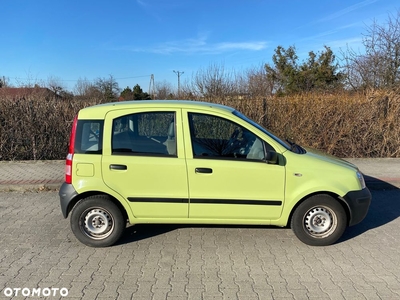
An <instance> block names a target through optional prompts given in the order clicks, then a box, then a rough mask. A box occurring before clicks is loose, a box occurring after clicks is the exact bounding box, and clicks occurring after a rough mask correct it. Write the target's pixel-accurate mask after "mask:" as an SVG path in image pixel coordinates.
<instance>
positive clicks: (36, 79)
mask: <svg viewBox="0 0 400 300" xmlns="http://www.w3.org/2000/svg"><path fill="white" fill-rule="evenodd" d="M151 75H152V74H148V75H139V76H131V77H119V78H114V80H123V79H133V78H142V77H149V76H151ZM6 77H7V78H9V79H14V80H34V81H46V80H48V79H41V78H21V77H8V76H6ZM57 80H58V81H80V80H86V78H84V79H82V78H79V79H59V78H57ZM87 80H88V81H95V80H96V79H93V80H89V79H87Z"/></svg>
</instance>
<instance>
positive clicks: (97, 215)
mask: <svg viewBox="0 0 400 300" xmlns="http://www.w3.org/2000/svg"><path fill="white" fill-rule="evenodd" d="M70 221H71V229H72V232H73V233H74V234H75V236H76V238H77V239H78V240H79V241H80V242H82V243H83V244H85V245H87V246H90V247H108V246H111V245H113V244H114V243H116V242H117V241H118V240H119V238H120V237H121V235H122V233H123V232H124V230H125V227H126V220H125V219H124V216H123V214H122V212H121V210H120V209H119V208H118V206H117V205H115V204H114V203H113V202H112V201H111V200H110V199H109V198H108V197H107V196H104V195H97V196H90V197H88V198H85V199H82V200H80V201H79V202H78V203H77V204H76V205H75V207H74V209H73V210H72V212H71V220H70Z"/></svg>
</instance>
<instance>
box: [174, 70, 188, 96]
mask: <svg viewBox="0 0 400 300" xmlns="http://www.w3.org/2000/svg"><path fill="white" fill-rule="evenodd" d="M173 71H174V73H175V74H176V75H178V99H180V98H181V75H182V74H183V73H185V72H180V71H175V70H173Z"/></svg>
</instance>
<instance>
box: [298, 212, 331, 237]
mask: <svg viewBox="0 0 400 300" xmlns="http://www.w3.org/2000/svg"><path fill="white" fill-rule="evenodd" d="M303 225H304V229H305V231H306V232H307V233H308V234H309V235H311V236H312V237H315V238H325V237H327V236H329V235H331V234H332V233H333V232H334V231H335V230H336V227H337V216H336V214H335V212H334V211H333V210H332V209H330V208H329V207H326V206H315V207H313V208H311V209H310V210H308V211H307V213H306V214H305V215H304V220H303Z"/></svg>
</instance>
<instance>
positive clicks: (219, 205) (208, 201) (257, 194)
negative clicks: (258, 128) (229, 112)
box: [183, 110, 285, 221]
mask: <svg viewBox="0 0 400 300" xmlns="http://www.w3.org/2000/svg"><path fill="white" fill-rule="evenodd" d="M183 116H184V120H185V122H187V123H188V124H189V126H185V128H187V129H189V132H185V137H190V138H188V139H186V140H185V142H186V149H188V151H187V166H188V178H189V196H190V209H189V211H190V212H189V217H190V218H201V219H220V220H227V219H232V220H236V221H237V220H240V219H262V220H269V219H276V218H279V216H280V215H281V211H282V206H283V201H284V188H285V180H284V179H285V167H284V166H281V165H278V164H268V163H266V161H265V151H266V150H274V149H273V147H272V146H271V145H269V144H268V143H265V142H264V141H263V140H262V139H261V138H260V137H258V136H257V135H256V134H255V133H253V132H252V131H251V130H252V127H251V126H250V125H249V124H247V126H246V125H244V124H243V123H242V124H239V123H237V122H235V121H232V120H230V119H229V118H226V117H225V116H223V115H217V114H216V113H213V114H211V113H208V112H201V111H198V112H196V111H188V110H183ZM238 122H239V121H238ZM189 149H190V150H189Z"/></svg>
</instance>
